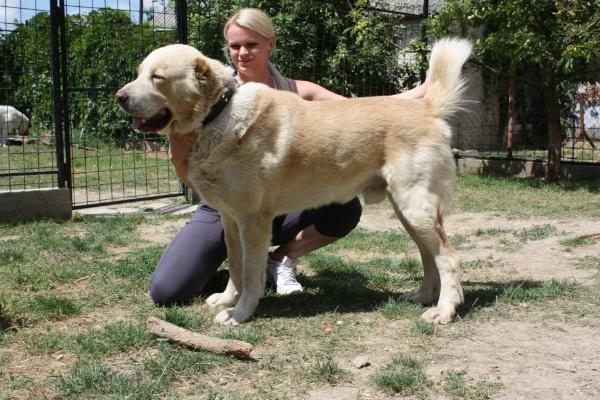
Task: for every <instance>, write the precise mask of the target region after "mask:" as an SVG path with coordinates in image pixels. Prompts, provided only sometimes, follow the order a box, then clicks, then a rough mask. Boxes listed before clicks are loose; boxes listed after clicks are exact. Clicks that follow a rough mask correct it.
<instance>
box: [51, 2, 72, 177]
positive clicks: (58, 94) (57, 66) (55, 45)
mask: <svg viewBox="0 0 600 400" xmlns="http://www.w3.org/2000/svg"><path fill="white" fill-rule="evenodd" d="M64 20H65V14H64V7H63V6H62V4H61V5H59V4H58V0H50V47H51V54H52V100H53V103H54V104H53V105H54V141H55V147H56V148H55V150H56V167H57V171H56V172H57V175H58V187H59V188H61V189H64V188H66V187H67V183H68V182H69V181H70V179H69V176H68V174H69V171H68V169H67V165H66V163H65V153H64V140H63V138H64V130H63V127H64V121H63V117H64V115H63V107H62V103H63V101H62V100H63V99H62V91H61V87H62V82H61V81H62V80H61V51H60V47H61V29H60V27H61V26H64ZM69 186H70V185H69Z"/></svg>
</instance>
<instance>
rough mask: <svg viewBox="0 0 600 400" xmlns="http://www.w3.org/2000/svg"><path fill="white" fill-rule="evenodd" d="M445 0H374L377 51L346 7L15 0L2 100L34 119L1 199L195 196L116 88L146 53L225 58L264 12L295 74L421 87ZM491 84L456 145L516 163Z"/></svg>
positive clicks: (524, 133) (523, 107)
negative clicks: (251, 16)
mask: <svg viewBox="0 0 600 400" xmlns="http://www.w3.org/2000/svg"><path fill="white" fill-rule="evenodd" d="M441 3H442V1H440V0H438V1H433V0H430V1H428V0H416V1H393V0H388V1H380V2H377V1H371V2H370V7H368V8H367V9H365V10H364V12H365V13H367V14H371V15H378V16H379V17H381V18H383V20H384V21H385V22H386V23H387V25H386V26H388V27H389V31H387V34H386V37H382V38H378V40H379V41H378V42H372V43H375V44H376V46H372V47H378V49H377V51H378V52H379V53H377V52H375V50H374V49H373V48H369V46H365V45H364V44H360V43H357V42H356V41H355V38H354V37H352V35H351V33H348V28H349V27H351V24H352V23H353V21H352V20H351V17H349V12H350V2H347V1H345V0H329V1H317V0H306V1H304V2H290V1H275V0H256V1H244V0H237V1H236V0H219V1H214V2H205V1H199V0H195V1H177V2H175V0H172V1H171V2H168V1H167V2H165V3H159V2H153V3H152V5H151V6H147V5H146V4H147V3H144V2H143V1H141V0H140V1H137V2H131V1H130V2H119V1H115V2H109V0H106V1H103V2H98V1H94V0H46V1H43V0H42V1H40V0H6V1H5V2H4V3H2V4H1V5H0V54H2V58H1V60H0V104H2V105H10V106H14V107H15V108H16V109H18V110H20V111H21V112H23V114H24V115H26V116H27V117H29V120H30V128H29V133H30V135H29V136H28V137H21V136H19V135H18V134H17V130H18V127H17V126H15V127H12V129H11V130H10V132H7V134H9V135H10V136H9V138H8V140H7V144H9V146H8V147H2V148H0V191H13V190H23V189H40V188H47V187H66V188H69V189H71V191H72V197H73V207H74V208H82V207H90V206H95V205H100V204H108V203H119V202H129V201H136V200H145V199H153V198H162V197H171V196H180V195H182V194H184V193H185V188H184V187H183V186H182V185H181V184H180V182H179V180H178V179H177V177H176V175H175V173H174V170H173V168H172V167H171V165H170V163H169V161H168V157H167V152H166V148H167V147H166V143H165V139H164V138H162V137H158V136H156V135H139V134H137V133H135V132H134V131H133V130H132V129H131V127H130V121H129V120H128V119H127V117H126V116H125V115H124V114H122V113H120V112H119V111H118V108H117V106H116V104H115V102H114V98H113V97H114V92H115V91H116V90H117V89H118V88H119V87H121V86H122V85H123V84H124V83H126V82H127V81H129V80H131V79H133V78H134V76H135V71H136V66H137V64H138V63H139V62H140V61H141V60H142V59H143V57H144V56H145V55H146V54H147V53H149V52H150V51H151V50H152V49H154V48H157V47H159V46H162V45H165V44H169V43H175V42H183V43H189V44H191V45H194V46H196V47H198V48H199V49H201V51H203V52H204V53H205V54H206V55H208V56H210V57H214V58H217V59H220V60H221V61H223V62H227V60H226V57H225V55H224V52H223V50H222V47H223V45H224V42H223V39H222V27H223V24H224V23H225V20H226V18H227V17H228V16H229V15H231V13H232V12H233V11H234V10H235V9H236V8H239V7H243V6H256V7H259V8H262V9H264V10H265V11H266V12H267V13H268V14H269V15H271V16H272V18H273V20H274V23H275V26H276V32H277V35H278V45H277V47H278V49H277V51H276V52H275V54H274V57H273V61H274V62H275V63H276V64H277V65H278V67H279V68H280V69H281V71H282V73H283V74H284V75H286V76H290V77H294V78H296V79H306V80H311V81H314V82H317V83H320V84H322V85H323V86H325V87H328V88H330V89H332V90H334V91H336V92H338V93H340V94H343V95H346V96H370V95H385V94H390V93H395V92H398V91H399V90H403V89H405V88H407V87H409V86H411V85H412V84H414V83H415V82H416V81H417V80H418V79H419V78H421V79H422V78H423V72H424V71H422V70H421V71H419V70H416V69H415V67H414V65H415V63H417V62H418V61H419V59H420V58H422V57H424V56H426V54H423V53H415V52H410V51H400V49H405V50H406V49H408V45H409V42H410V41H411V40H412V39H416V40H421V41H423V40H428V38H427V36H426V32H425V31H424V29H423V26H422V24H421V21H422V20H423V18H425V17H427V16H428V15H429V14H432V13H435V12H436V10H437V9H439V7H440V6H441ZM384 45H385V48H384ZM382 54H383V56H384V57H385V58H381V57H382ZM377 57H380V58H377ZM483 88H484V85H483V83H482V82H481V78H480V77H479V76H478V74H476V73H475V74H473V78H472V79H471V84H470V93H469V96H470V98H471V99H472V100H475V101H474V102H473V103H471V104H472V105H473V106H472V107H471V111H470V112H466V113H463V114H461V115H459V116H458V118H456V119H455V121H454V125H455V127H456V128H457V129H456V134H455V137H454V143H453V146H454V147H456V148H457V149H459V153H460V154H462V155H471V154H473V155H479V156H496V157H497V156H500V157H506V156H507V155H508V150H507V145H508V137H507V126H506V113H505V111H504V110H505V103H506V101H505V97H506V96H504V95H503V93H494V94H492V95H489V94H487V93H486V92H485V90H484V89H483ZM489 98H491V99H493V100H486V99H489ZM594 101H597V100H593V99H586V100H585V102H584V104H583V108H581V110H583V113H584V114H585V118H583V117H582V116H581V115H580V114H581V113H580V108H577V107H578V106H576V105H574V107H573V108H572V109H571V110H568V111H569V112H566V113H565V118H564V119H563V122H564V125H563V126H564V141H563V144H564V147H563V159H564V160H574V161H585V162H596V163H597V162H599V161H600V157H599V156H598V150H597V149H596V147H597V146H598V140H599V139H600V135H599V133H598V130H599V129H600V124H598V125H595V124H596V121H597V115H598V114H597V113H595V111H594V104H596V106H597V102H596V103H594ZM518 102H519V107H518V108H519V110H520V111H519V112H520V114H519V118H518V119H517V121H516V124H515V128H514V133H513V137H512V140H511V141H510V142H511V143H512V149H511V155H512V156H513V157H523V158H531V157H533V158H544V157H545V153H546V146H545V141H544V138H545V133H544V132H545V131H544V126H543V119H541V118H540V117H539V115H540V114H539V111H540V109H539V106H538V105H536V104H535V102H532V101H531V96H529V95H528V94H527V93H525V92H524V94H523V95H521V97H520V98H519V100H518ZM0 110H1V109H0ZM594 118H595V119H594ZM582 122H584V126H582ZM2 127H3V130H2V133H4V131H9V128H11V127H10V126H9V124H8V123H7V122H4V123H3V124H2ZM582 132H584V134H583V133H582Z"/></svg>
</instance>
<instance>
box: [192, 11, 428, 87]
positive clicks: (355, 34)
mask: <svg viewBox="0 0 600 400" xmlns="http://www.w3.org/2000/svg"><path fill="white" fill-rule="evenodd" d="M242 7H256V8H260V9H262V10H263V11H265V12H266V13H267V14H268V15H269V16H270V17H271V18H272V20H273V24H274V26H275V32H276V35H277V50H276V51H275V53H274V54H273V59H272V60H273V62H274V63H275V64H276V65H277V67H278V68H279V69H280V71H281V72H282V73H283V74H284V75H286V76H289V77H293V78H296V79H308V80H311V81H314V82H317V83H320V84H322V85H324V86H326V87H327V88H329V89H331V90H333V91H336V92H338V93H340V94H343V95H346V96H367V95H381V94H389V93H396V92H398V91H400V90H401V89H402V88H406V87H409V86H410V85H412V84H413V83H414V82H415V81H416V79H417V76H418V72H417V70H416V69H414V68H411V67H410V66H409V67H407V66H406V65H403V64H399V63H398V52H399V51H398V48H397V47H396V45H395V44H394V35H395V34H396V33H397V28H398V27H399V26H400V25H401V19H402V17H401V16H400V15H398V14H392V13H368V12H367V9H366V8H367V7H366V2H365V1H363V0H360V1H359V2H356V4H354V6H353V5H351V4H350V3H349V2H347V1H346V0H332V1H317V0H306V1H303V2H298V1H292V0H255V1H246V0H237V1H236V0H211V1H203V0H192V1H191V2H190V3H189V11H188V12H189V26H190V29H189V31H190V34H189V42H190V44H192V45H194V46H196V47H197V48H198V49H200V50H201V51H202V52H203V53H205V54H206V55H208V56H210V57H214V58H218V59H220V60H222V61H226V60H225V54H224V52H223V46H224V45H225V41H224V39H223V26H224V24H225V22H226V21H227V18H229V17H230V16H231V15H232V14H233V13H235V11H236V10H238V9H239V8H242ZM365 22H366V23H365ZM367 28H368V29H367Z"/></svg>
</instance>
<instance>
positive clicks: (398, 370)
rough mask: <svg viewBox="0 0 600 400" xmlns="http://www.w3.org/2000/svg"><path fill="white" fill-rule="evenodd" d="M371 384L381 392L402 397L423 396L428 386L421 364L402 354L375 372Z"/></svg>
mask: <svg viewBox="0 0 600 400" xmlns="http://www.w3.org/2000/svg"><path fill="white" fill-rule="evenodd" d="M373 382H374V383H375V385H376V386H377V387H378V388H379V389H381V390H383V391H386V392H392V393H398V394H401V395H403V396H407V395H415V394H420V395H423V394H424V392H425V391H426V389H427V386H428V385H429V384H430V382H429V379H428V378H427V374H426V373H425V369H424V368H423V365H422V363H421V362H420V361H419V360H417V359H415V358H412V357H410V356H406V355H402V354H401V355H397V356H395V357H394V358H393V359H392V362H391V363H390V364H388V365H387V366H385V367H384V368H383V369H382V370H380V371H378V372H376V373H375V374H374V375H373Z"/></svg>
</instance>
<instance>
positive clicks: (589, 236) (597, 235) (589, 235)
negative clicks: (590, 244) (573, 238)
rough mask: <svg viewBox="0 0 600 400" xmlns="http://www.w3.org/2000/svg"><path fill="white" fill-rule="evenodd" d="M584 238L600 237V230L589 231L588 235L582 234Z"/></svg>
mask: <svg viewBox="0 0 600 400" xmlns="http://www.w3.org/2000/svg"><path fill="white" fill-rule="evenodd" d="M580 237H582V238H596V239H600V232H598V233H588V234H587V235H581V236H580Z"/></svg>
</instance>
